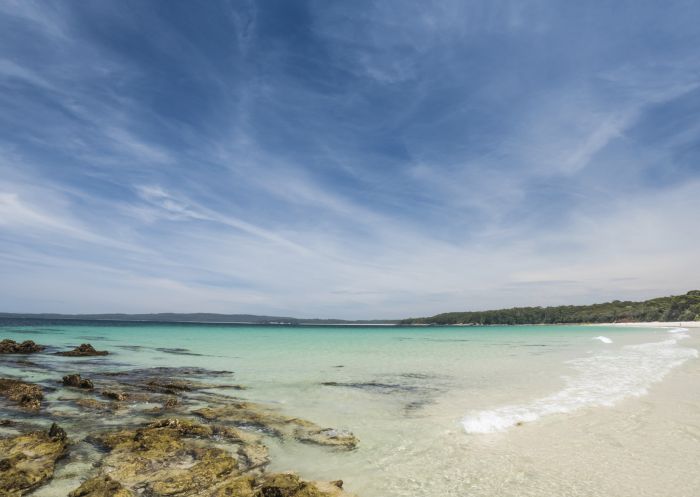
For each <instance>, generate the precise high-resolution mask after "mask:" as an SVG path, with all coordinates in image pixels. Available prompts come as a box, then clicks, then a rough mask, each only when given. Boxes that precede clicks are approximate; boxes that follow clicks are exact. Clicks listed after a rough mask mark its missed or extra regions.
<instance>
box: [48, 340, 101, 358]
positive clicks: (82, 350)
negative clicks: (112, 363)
mask: <svg viewBox="0 0 700 497" xmlns="http://www.w3.org/2000/svg"><path fill="white" fill-rule="evenodd" d="M107 354H109V352H107V351H106V350H95V347H93V346H92V345H90V344H89V343H83V344H81V345H79V346H78V347H76V348H74V349H73V350H67V351H65V352H56V355H62V356H67V357H90V356H101V355H107Z"/></svg>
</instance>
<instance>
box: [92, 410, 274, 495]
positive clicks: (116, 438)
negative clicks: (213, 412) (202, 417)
mask: <svg viewBox="0 0 700 497" xmlns="http://www.w3.org/2000/svg"><path fill="white" fill-rule="evenodd" d="M92 440H93V441H94V442H96V443H98V444H99V445H101V446H102V447H104V448H105V449H107V450H108V451H109V454H108V455H107V456H105V458H104V459H103V460H102V463H101V465H100V467H101V470H102V472H103V474H104V475H107V476H109V477H110V478H111V479H112V480H114V481H117V482H119V483H120V484H121V485H122V486H123V487H124V488H126V489H127V490H132V491H137V490H139V492H140V491H143V492H145V494H146V495H152V496H165V495H178V496H200V495H201V496H210V495H218V494H216V493H215V491H217V492H218V490H219V487H220V486H223V485H224V484H226V485H229V486H230V485H234V482H233V479H235V478H238V477H239V476H241V474H242V473H243V472H244V471H249V470H251V469H252V464H251V461H255V462H256V463H258V464H261V462H262V461H261V459H262V456H261V454H262V452H261V451H260V450H261V449H260V447H261V446H259V444H257V443H256V438H255V437H251V436H250V435H248V434H244V433H241V432H239V431H238V430H235V429H233V428H227V427H217V426H211V425H204V424H200V423H196V422H194V421H191V420H187V419H177V418H167V419H161V420H158V421H155V422H153V423H151V424H149V425H147V426H145V427H142V428H138V429H125V430H120V431H115V432H109V433H104V434H101V435H98V436H95V437H92ZM223 441H225V442H229V443H231V444H233V445H232V447H231V449H232V450H225V449H222V448H220V447H215V446H213V445H214V443H220V442H223ZM243 448H246V449H247V450H245V451H244V450H243ZM256 449H257V450H258V452H256ZM239 452H240V453H239ZM265 456H266V452H265ZM256 457H257V458H258V459H257V460H256V459H255V458H256ZM265 462H266V460H265ZM235 485H243V484H242V483H240V482H238V483H236V484H235ZM235 485H234V486H235ZM243 486H244V485H243ZM220 495H227V494H226V493H223V494H220ZM231 495H235V494H231Z"/></svg>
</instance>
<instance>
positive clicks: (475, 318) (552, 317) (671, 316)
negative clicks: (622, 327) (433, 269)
mask: <svg viewBox="0 0 700 497" xmlns="http://www.w3.org/2000/svg"><path fill="white" fill-rule="evenodd" d="M696 320H697V321H700V290H693V291H690V292H688V293H686V294H685V295H677V296H672V297H660V298H656V299H651V300H645V301H644V302H629V301H626V302H621V301H619V300H615V301H613V302H607V303H605V304H593V305H562V306H557V307H513V308H511V309H498V310H492V311H473V312H447V313H444V314H437V315H435V316H431V317H424V318H410V319H404V320H402V321H400V323H399V324H475V325H489V324H558V323H614V322H631V321H647V322H648V321H696Z"/></svg>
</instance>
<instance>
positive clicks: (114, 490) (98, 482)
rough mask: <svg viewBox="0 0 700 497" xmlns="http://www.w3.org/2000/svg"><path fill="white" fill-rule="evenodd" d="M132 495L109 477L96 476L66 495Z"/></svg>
mask: <svg viewBox="0 0 700 497" xmlns="http://www.w3.org/2000/svg"><path fill="white" fill-rule="evenodd" d="M133 496H134V493H133V492H131V491H129V490H127V489H125V488H124V487H123V486H122V484H121V483H119V482H116V481H114V480H112V479H111V478H110V477H109V476H104V475H103V476H98V477H96V478H90V479H89V480H87V481H85V482H84V483H83V484H82V485H80V486H79V487H78V488H76V489H75V490H73V491H72V492H71V493H69V494H68V497H133Z"/></svg>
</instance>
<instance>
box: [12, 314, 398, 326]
mask: <svg viewBox="0 0 700 497" xmlns="http://www.w3.org/2000/svg"><path fill="white" fill-rule="evenodd" d="M2 318H5V319H45V320H79V321H121V322H131V321H133V322H149V323H212V324H214V323H239V324H286V325H304V324H309V325H324V324H326V325H327V324H339V325H342V324H348V325H351V324H396V323H397V321H396V320H393V321H392V320H359V321H347V320H343V319H300V318H292V317H286V316H257V315H254V314H211V313H193V314H180V313H173V312H168V313H159V314H48V313H42V314H18V313H9V312H1V313H0V319H2Z"/></svg>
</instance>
